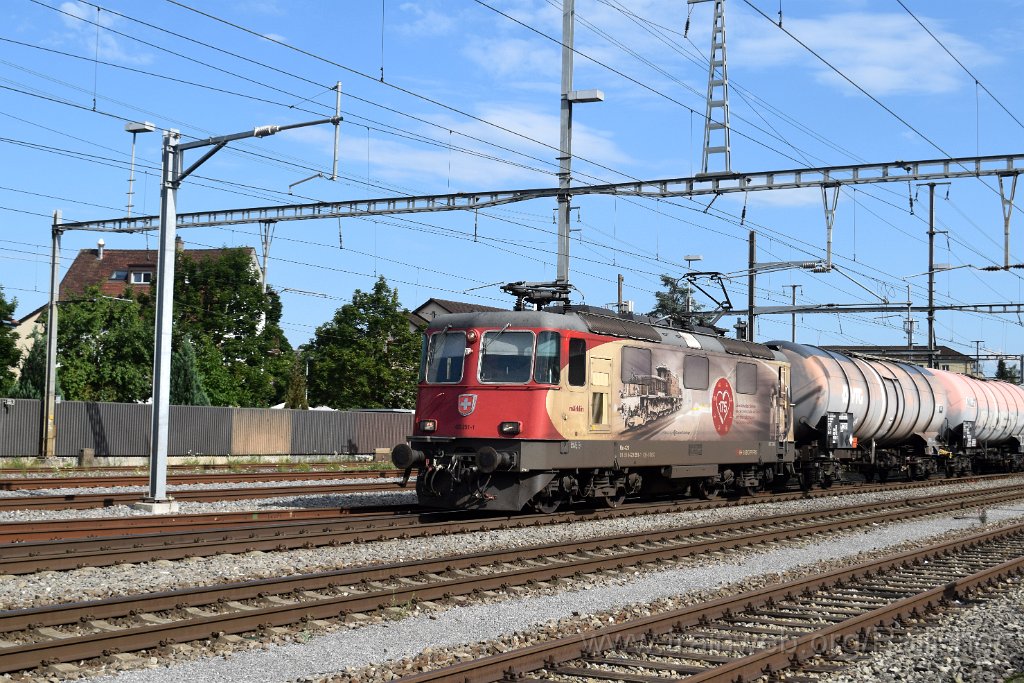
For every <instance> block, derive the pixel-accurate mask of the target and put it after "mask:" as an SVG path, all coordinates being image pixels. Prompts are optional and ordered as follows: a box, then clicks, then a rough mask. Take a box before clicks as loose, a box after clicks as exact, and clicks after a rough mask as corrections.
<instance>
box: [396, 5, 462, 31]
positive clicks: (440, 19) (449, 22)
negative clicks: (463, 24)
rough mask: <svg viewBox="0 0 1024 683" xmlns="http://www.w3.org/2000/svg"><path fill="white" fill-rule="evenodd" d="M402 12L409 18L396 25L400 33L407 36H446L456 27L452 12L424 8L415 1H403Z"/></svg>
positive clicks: (400, 8) (400, 7)
mask: <svg viewBox="0 0 1024 683" xmlns="http://www.w3.org/2000/svg"><path fill="white" fill-rule="evenodd" d="M398 9H399V10H400V11H401V12H403V13H405V14H406V15H409V18H408V20H406V21H403V22H402V23H400V24H398V25H397V26H396V27H395V29H394V30H395V31H397V32H398V33H399V34H400V35H405V36H445V35H448V34H450V33H452V31H453V29H454V28H455V18H454V17H453V16H452V14H450V13H445V12H438V11H436V10H433V9H424V8H423V6H422V5H420V4H418V3H414V2H405V3H402V4H401V5H400V6H399V8H398Z"/></svg>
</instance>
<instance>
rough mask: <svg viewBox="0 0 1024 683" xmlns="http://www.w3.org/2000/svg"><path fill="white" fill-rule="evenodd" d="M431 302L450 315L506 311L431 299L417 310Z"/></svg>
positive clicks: (491, 307) (492, 307) (462, 302)
mask: <svg viewBox="0 0 1024 683" xmlns="http://www.w3.org/2000/svg"><path fill="white" fill-rule="evenodd" d="M431 301H433V302H434V303H436V304H437V305H438V306H440V307H441V308H443V309H445V310H446V311H448V312H449V313H477V312H479V311H503V310H506V309H503V308H495V307H494V306H484V305H481V304H471V303H467V302H465V301H450V300H448V299H429V300H427V301H426V302H425V303H424V304H423V305H422V306H420V307H419V308H417V309H416V310H417V311H419V310H420V309H422V308H423V307H424V306H426V305H427V304H429V303H430V302H431Z"/></svg>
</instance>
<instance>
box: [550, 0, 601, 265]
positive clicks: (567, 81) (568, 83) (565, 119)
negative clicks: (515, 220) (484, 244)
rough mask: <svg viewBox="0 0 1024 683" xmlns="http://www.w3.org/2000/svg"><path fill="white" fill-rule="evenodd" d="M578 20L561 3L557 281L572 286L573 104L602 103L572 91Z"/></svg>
mask: <svg viewBox="0 0 1024 683" xmlns="http://www.w3.org/2000/svg"><path fill="white" fill-rule="evenodd" d="M575 21H576V7H575V0H562V104H561V117H560V118H561V130H560V133H559V145H558V162H559V163H558V274H557V276H556V282H557V284H560V285H568V284H569V208H570V207H569V202H570V201H571V200H572V195H571V194H570V192H569V186H570V185H571V184H572V105H573V104H574V103H576V102H601V101H603V100H604V93H602V92H601V91H600V90H579V91H577V90H573V89H572V68H573V67H572V58H573V52H574V50H573V30H574V24H575Z"/></svg>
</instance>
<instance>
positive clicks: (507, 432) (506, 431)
mask: <svg viewBox="0 0 1024 683" xmlns="http://www.w3.org/2000/svg"><path fill="white" fill-rule="evenodd" d="M522 429H523V423H522V422H502V423H501V424H500V425H498V431H499V432H500V433H501V435H502V436H515V435H516V434H518V433H519V432H520V431H522Z"/></svg>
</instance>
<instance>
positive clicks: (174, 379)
mask: <svg viewBox="0 0 1024 683" xmlns="http://www.w3.org/2000/svg"><path fill="white" fill-rule="evenodd" d="M171 403H172V404H173V405H176V406H208V405H210V399H209V397H208V396H207V395H206V391H205V390H204V389H203V383H202V380H201V379H200V378H199V371H198V370H197V369H196V353H195V351H194V350H193V349H192V340H191V339H189V338H188V337H187V336H185V337H182V339H181V342H180V343H179V344H178V348H176V349H174V351H173V352H172V353H171Z"/></svg>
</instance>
